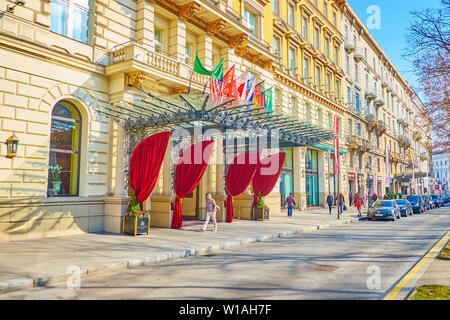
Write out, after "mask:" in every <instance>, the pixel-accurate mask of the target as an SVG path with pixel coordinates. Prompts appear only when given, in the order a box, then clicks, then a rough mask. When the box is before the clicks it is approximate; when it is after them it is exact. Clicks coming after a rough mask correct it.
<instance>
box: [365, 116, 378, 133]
mask: <svg viewBox="0 0 450 320" xmlns="http://www.w3.org/2000/svg"><path fill="white" fill-rule="evenodd" d="M366 119H367V121H368V129H369V132H370V133H372V132H374V131H376V130H377V129H378V118H377V116H376V115H373V114H369V115H367V116H366Z"/></svg>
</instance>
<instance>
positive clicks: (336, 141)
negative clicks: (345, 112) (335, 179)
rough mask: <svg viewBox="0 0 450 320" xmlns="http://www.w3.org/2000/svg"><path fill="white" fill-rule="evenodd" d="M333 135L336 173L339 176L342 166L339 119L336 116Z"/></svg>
mask: <svg viewBox="0 0 450 320" xmlns="http://www.w3.org/2000/svg"><path fill="white" fill-rule="evenodd" d="M333 133H334V166H335V168H334V172H335V174H339V170H340V164H339V137H338V133H339V118H338V117H337V116H334V121H333Z"/></svg>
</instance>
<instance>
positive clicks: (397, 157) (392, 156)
mask: <svg viewBox="0 0 450 320" xmlns="http://www.w3.org/2000/svg"><path fill="white" fill-rule="evenodd" d="M389 161H390V162H392V163H400V162H402V156H401V154H400V153H398V152H395V151H392V150H389Z"/></svg>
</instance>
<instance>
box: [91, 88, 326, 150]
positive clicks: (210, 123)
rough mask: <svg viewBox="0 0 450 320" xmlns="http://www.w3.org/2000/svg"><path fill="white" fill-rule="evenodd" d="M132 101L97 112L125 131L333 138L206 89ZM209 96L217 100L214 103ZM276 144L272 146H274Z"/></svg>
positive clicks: (288, 141)
mask: <svg viewBox="0 0 450 320" xmlns="http://www.w3.org/2000/svg"><path fill="white" fill-rule="evenodd" d="M147 95H148V96H149V97H148V98H146V99H135V100H134V101H132V102H119V103H115V104H112V105H109V106H106V107H104V108H103V109H101V110H99V112H101V113H103V114H106V115H107V116H110V117H113V118H114V119H115V120H116V121H117V122H118V123H119V125H120V126H121V127H123V128H124V129H125V130H127V131H141V130H142V129H150V130H151V131H152V132H157V131H168V130H170V131H174V130H176V129H185V130H189V131H192V132H194V130H197V129H196V127H202V129H201V130H204V131H205V130H208V129H216V131H217V133H216V134H215V136H214V137H215V138H222V139H229V138H230V137H228V136H227V132H228V130H229V129H232V130H234V131H233V139H239V138H241V139H242V140H241V141H245V144H248V143H250V139H251V138H252V136H253V137H254V136H256V137H257V138H258V139H263V138H265V139H266V141H268V142H269V145H267V148H270V147H271V145H270V143H271V141H277V145H276V147H277V148H289V147H301V146H310V145H314V144H317V143H320V142H324V141H327V140H331V139H333V137H334V136H333V132H332V131H330V130H326V129H323V128H321V127H319V126H314V125H312V124H310V123H307V122H302V121H299V120H298V119H296V118H295V117H293V116H291V115H285V114H281V113H277V112H272V111H266V110H265V108H264V107H259V106H258V105H256V104H253V103H248V102H247V101H246V100H239V99H228V100H225V101H220V100H219V99H220V98H219V97H213V98H215V99H210V95H209V94H206V93H189V94H173V95H163V96H154V95H152V94H147ZM211 100H213V101H218V100H219V102H218V103H216V104H215V105H212V104H211ZM273 147H275V146H273Z"/></svg>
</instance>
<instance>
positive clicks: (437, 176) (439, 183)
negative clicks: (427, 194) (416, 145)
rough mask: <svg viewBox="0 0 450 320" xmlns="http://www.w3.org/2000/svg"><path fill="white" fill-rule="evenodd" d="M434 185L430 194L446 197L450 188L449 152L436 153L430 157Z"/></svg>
mask: <svg viewBox="0 0 450 320" xmlns="http://www.w3.org/2000/svg"><path fill="white" fill-rule="evenodd" d="M431 161H432V163H433V177H434V185H432V186H431V189H430V191H431V193H434V194H440V195H443V196H446V197H448V196H449V194H450V192H449V189H448V188H449V187H450V152H436V153H433V155H432V160H431Z"/></svg>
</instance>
